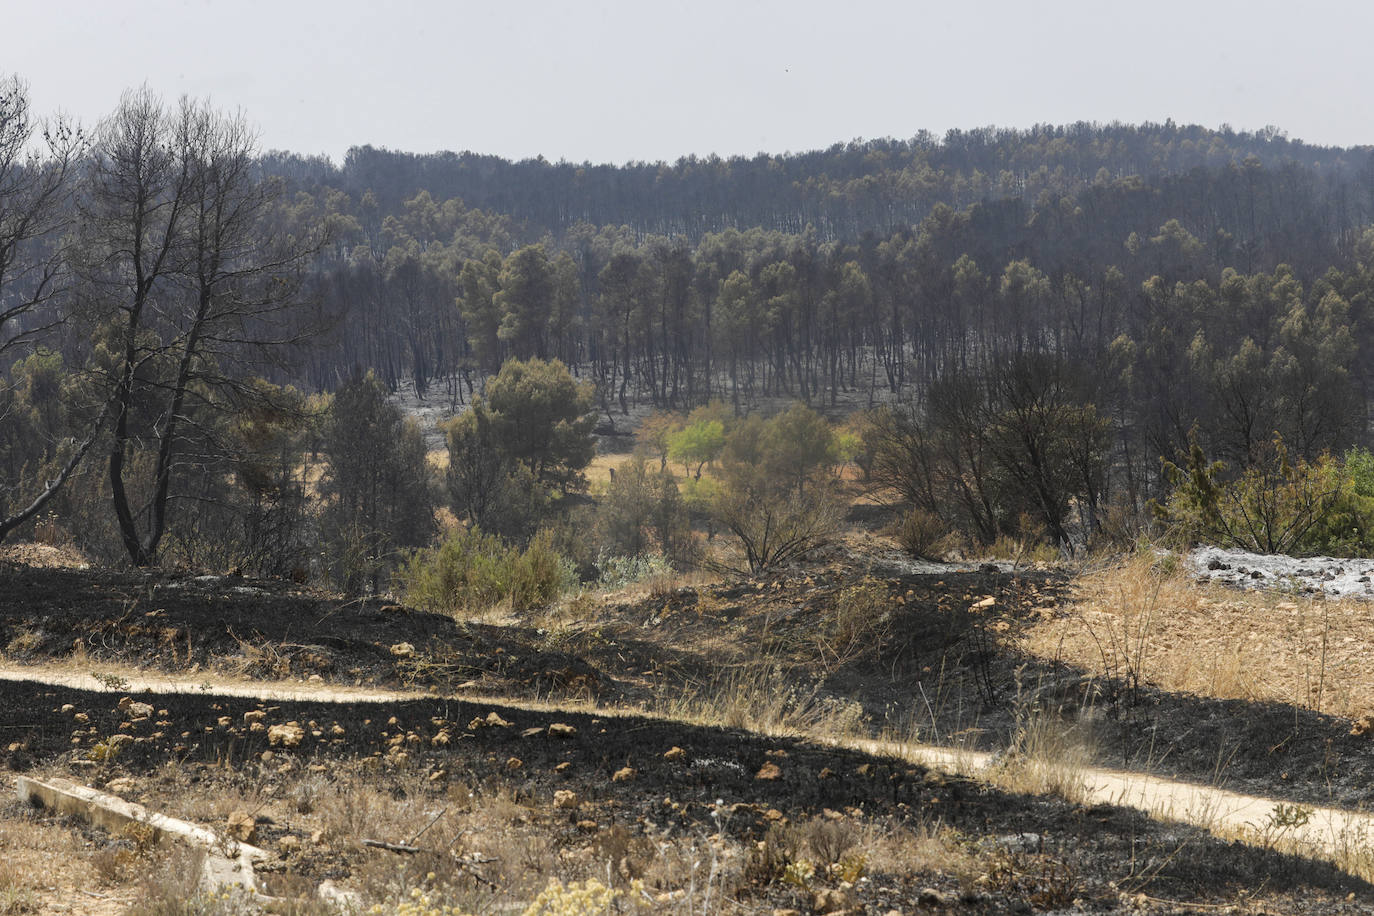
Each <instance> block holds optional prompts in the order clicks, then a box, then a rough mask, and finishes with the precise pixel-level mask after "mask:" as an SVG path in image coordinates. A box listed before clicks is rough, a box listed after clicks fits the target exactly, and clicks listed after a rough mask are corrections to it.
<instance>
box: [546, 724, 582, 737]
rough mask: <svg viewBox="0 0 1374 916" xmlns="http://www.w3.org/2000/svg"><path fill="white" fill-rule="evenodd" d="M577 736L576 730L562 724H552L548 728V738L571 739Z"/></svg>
mask: <svg viewBox="0 0 1374 916" xmlns="http://www.w3.org/2000/svg"><path fill="white" fill-rule="evenodd" d="M576 734H577V728H576V727H575V726H572V725H567V724H565V723H563V722H554V723H553V724H552V725H550V726H549V737H550V738H572V737H573V736H575V735H576Z"/></svg>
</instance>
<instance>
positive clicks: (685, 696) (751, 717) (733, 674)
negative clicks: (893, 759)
mask: <svg viewBox="0 0 1374 916" xmlns="http://www.w3.org/2000/svg"><path fill="white" fill-rule="evenodd" d="M653 712H654V713H655V714H658V715H662V716H664V717H666V718H670V719H680V720H683V721H686V722H693V723H697V724H701V725H722V726H725V727H727V728H742V729H748V730H750V731H755V732H759V733H762V734H766V735H776V736H793V737H802V736H804V737H809V738H815V739H818V740H823V741H824V740H830V741H834V740H842V739H846V738H854V737H859V736H863V737H867V736H868V723H867V719H866V717H865V714H864V711H863V707H862V706H861V705H860V704H859V703H858V702H857V701H853V700H843V699H840V698H836V697H826V696H822V695H821V691H820V684H819V683H814V684H812V685H811V686H810V687H806V686H804V685H802V684H799V683H798V682H797V679H796V678H795V677H794V676H792V675H791V674H790V673H789V672H787V671H786V670H785V669H784V667H783V665H782V664H781V663H780V662H777V661H775V660H770V659H764V660H762V661H757V662H747V663H743V664H739V665H734V666H729V667H726V668H722V669H721V670H720V671H719V672H718V673H717V674H716V675H715V676H714V677H713V678H712V679H711V680H710V681H709V682H707V683H704V684H701V685H698V686H696V687H689V688H687V689H685V690H683V691H682V692H681V693H679V694H677V695H674V696H672V697H671V698H668V699H666V700H665V701H663V706H662V708H659V709H655V710H653Z"/></svg>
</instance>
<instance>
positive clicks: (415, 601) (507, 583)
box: [402, 529, 577, 615]
mask: <svg viewBox="0 0 1374 916" xmlns="http://www.w3.org/2000/svg"><path fill="white" fill-rule="evenodd" d="M576 582H577V575H576V572H575V571H574V569H573V567H572V564H571V563H569V562H568V561H567V560H566V559H565V558H564V557H563V556H562V555H560V554H559V553H558V552H557V551H556V550H554V549H553V545H552V536H551V535H550V534H549V533H547V532H540V533H539V534H537V535H535V537H534V539H533V540H532V541H530V545H529V547H527V548H526V549H524V550H521V549H520V548H518V547H513V546H511V545H508V544H506V543H505V542H504V541H502V540H501V539H500V538H499V537H496V536H495V535H491V534H483V533H482V532H481V531H478V530H477V529H468V530H463V531H457V532H454V533H453V534H451V535H449V536H448V538H446V539H445V540H444V542H443V543H442V544H440V545H439V546H438V547H432V548H428V549H425V550H419V551H416V552H415V553H413V554H412V555H411V557H410V561H409V563H408V564H407V565H406V568H405V570H404V571H403V573H402V586H403V590H404V592H405V598H406V602H407V603H409V604H411V605H413V606H415V607H419V608H423V609H424V610H428V611H437V612H441V613H445V614H455V615H456V614H460V613H473V612H476V611H481V610H486V609H487V608H491V607H495V606H497V605H506V606H508V607H509V609H510V610H513V611H524V610H529V609H531V608H535V607H541V606H543V605H546V604H548V603H549V602H551V601H552V600H553V599H554V598H557V597H558V596H559V595H560V594H562V593H563V592H564V591H566V590H568V589H570V588H572V587H573V586H574V585H575V584H576Z"/></svg>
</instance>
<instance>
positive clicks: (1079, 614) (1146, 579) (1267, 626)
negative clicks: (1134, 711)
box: [1024, 555, 1374, 717]
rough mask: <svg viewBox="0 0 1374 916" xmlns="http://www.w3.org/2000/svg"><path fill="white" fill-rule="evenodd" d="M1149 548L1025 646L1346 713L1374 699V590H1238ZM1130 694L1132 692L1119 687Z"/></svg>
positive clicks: (1216, 693)
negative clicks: (1349, 595) (1361, 595)
mask: <svg viewBox="0 0 1374 916" xmlns="http://www.w3.org/2000/svg"><path fill="white" fill-rule="evenodd" d="M1180 567H1181V564H1178V563H1175V564H1172V565H1171V566H1170V565H1166V564H1162V563H1160V562H1159V561H1158V558H1156V557H1154V556H1152V555H1140V556H1136V557H1134V558H1131V559H1129V560H1127V561H1126V562H1124V563H1123V564H1120V565H1115V566H1112V567H1109V568H1106V569H1102V570H1098V571H1094V572H1090V573H1088V574H1086V575H1085V576H1083V577H1082V578H1081V579H1080V580H1079V582H1078V590H1079V594H1080V595H1081V597H1080V598H1079V600H1078V601H1077V602H1075V603H1074V604H1073V605H1071V606H1070V607H1068V608H1067V609H1066V611H1067V613H1063V614H1056V615H1053V616H1050V617H1047V618H1046V619H1042V620H1041V621H1039V622H1038V623H1037V624H1036V625H1034V626H1033V627H1032V628H1031V629H1030V630H1029V631H1028V633H1027V634H1026V638H1025V642H1024V645H1025V648H1026V649H1027V650H1028V651H1030V652H1032V653H1033V654H1035V655H1038V656H1040V657H1042V658H1050V659H1055V660H1057V661H1061V662H1065V663H1068V664H1071V665H1074V666H1076V667H1079V668H1082V669H1083V670H1085V671H1087V672H1089V673H1091V674H1095V675H1105V677H1106V678H1107V679H1108V680H1110V681H1112V682H1113V683H1114V684H1115V685H1116V689H1117V690H1118V691H1120V690H1123V689H1124V690H1125V691H1126V692H1127V693H1129V692H1130V691H1133V690H1135V689H1137V688H1139V687H1141V686H1144V685H1146V684H1149V685H1153V686H1155V687H1158V688H1160V689H1163V690H1169V691H1175V692H1183V693H1193V694H1197V695H1201V696H1208V697H1216V698H1219V699H1243V700H1253V701H1272V702H1279V703H1285V704H1289V705H1292V706H1296V707H1301V708H1307V709H1312V710H1314V711H1317V712H1322V713H1326V714H1334V715H1339V716H1349V717H1354V716H1359V715H1363V714H1367V713H1369V712H1370V711H1371V710H1374V602H1367V601H1355V600H1351V599H1343V600H1339V601H1335V600H1326V599H1322V598H1320V597H1310V596H1302V595H1292V594H1285V593H1283V592H1274V591H1238V590H1235V589H1228V588H1225V587H1222V586H1218V585H1209V584H1205V583H1198V582H1195V581H1193V580H1192V579H1190V578H1189V577H1188V575H1187V573H1186V571H1185V570H1183V569H1182V568H1180ZM1118 699H1123V700H1125V701H1127V702H1128V701H1129V697H1124V698H1122V697H1118Z"/></svg>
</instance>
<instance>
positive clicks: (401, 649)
mask: <svg viewBox="0 0 1374 916" xmlns="http://www.w3.org/2000/svg"><path fill="white" fill-rule="evenodd" d="M391 654H392V655H394V656H395V657H396V658H411V657H413V656H414V655H415V647H414V646H412V645H411V644H410V643H408V642H398V643H396V644H395V645H394V646H392V647H391Z"/></svg>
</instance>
